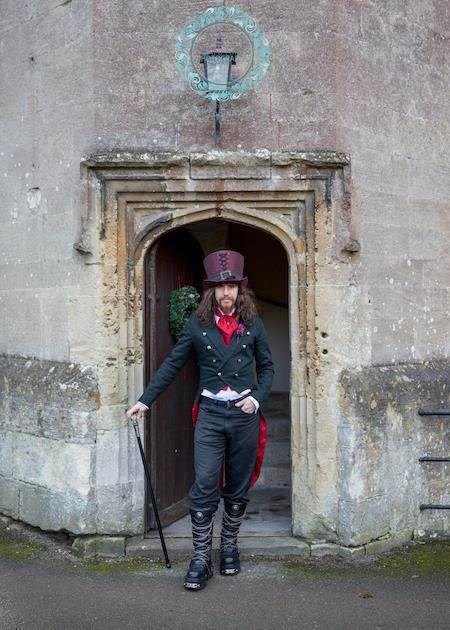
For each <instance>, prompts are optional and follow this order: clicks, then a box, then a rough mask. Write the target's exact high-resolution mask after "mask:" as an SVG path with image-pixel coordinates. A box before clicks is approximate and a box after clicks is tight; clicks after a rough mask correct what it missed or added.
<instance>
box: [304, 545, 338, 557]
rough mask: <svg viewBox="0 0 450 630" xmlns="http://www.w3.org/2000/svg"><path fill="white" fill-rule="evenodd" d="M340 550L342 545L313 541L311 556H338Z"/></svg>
mask: <svg viewBox="0 0 450 630" xmlns="http://www.w3.org/2000/svg"><path fill="white" fill-rule="evenodd" d="M339 552H340V546H339V545H335V544H333V543H312V544H311V556H314V557H317V558H321V557H323V556H337V555H339Z"/></svg>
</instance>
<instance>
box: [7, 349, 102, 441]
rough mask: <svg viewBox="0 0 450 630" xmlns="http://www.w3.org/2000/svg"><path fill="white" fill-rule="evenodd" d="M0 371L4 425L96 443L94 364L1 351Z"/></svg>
mask: <svg viewBox="0 0 450 630" xmlns="http://www.w3.org/2000/svg"><path fill="white" fill-rule="evenodd" d="M0 371H1V374H2V394H1V396H0V418H1V420H0V423H1V425H3V426H4V427H7V428H10V429H12V428H15V429H17V430H18V431H21V432H27V433H33V434H35V435H39V436H44V437H50V438H53V439H58V440H65V441H72V442H77V441H78V442H93V441H94V439H95V420H96V416H95V413H96V411H97V406H98V399H99V398H98V396H99V395H98V388H97V380H96V376H95V374H94V371H93V370H92V369H91V368H89V367H86V366H82V365H77V364H74V363H67V362H59V361H46V360H38V359H31V358H25V357H17V356H6V355H3V356H0Z"/></svg>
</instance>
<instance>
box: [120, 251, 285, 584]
mask: <svg viewBox="0 0 450 630" xmlns="http://www.w3.org/2000/svg"><path fill="white" fill-rule="evenodd" d="M203 264H204V267H205V271H206V274H207V279H206V280H205V281H204V287H203V288H204V292H203V296H202V300H201V302H200V304H199V306H198V308H197V310H196V312H195V314H194V315H192V316H191V318H190V319H189V321H188V322H187V324H186V326H185V328H184V330H183V332H182V334H181V336H180V338H179V340H178V342H177V343H176V345H175V346H174V347H173V349H172V352H171V353H170V355H169V356H168V357H167V358H166V359H165V361H164V362H163V363H162V365H161V367H160V368H159V370H158V371H157V372H156V374H155V375H154V377H153V378H152V380H151V381H150V383H149V385H148V387H147V388H146V390H145V392H144V393H143V395H142V396H141V397H140V399H139V402H138V403H136V405H134V406H133V407H132V408H131V409H130V410H129V411H128V412H127V416H128V417H129V418H131V416H132V415H134V414H136V415H138V416H139V417H140V418H143V417H144V413H145V411H146V410H147V409H148V408H149V407H150V406H151V405H152V403H153V402H154V400H155V399H156V398H157V396H159V394H161V393H162V392H163V391H164V390H165V389H166V387H167V386H168V385H169V384H170V383H171V382H172V380H173V379H174V378H175V376H176V374H177V372H178V371H179V370H180V369H181V367H182V366H183V365H184V364H185V363H186V361H187V359H188V357H189V354H190V351H191V349H192V348H194V349H195V351H196V353H197V359H198V365H199V368H200V386H199V390H198V391H199V397H198V400H197V401H196V404H195V405H194V409H195V418H194V420H196V425H195V437H194V459H195V481H194V484H193V485H192V487H191V489H190V491H189V497H190V499H191V502H192V505H191V510H190V515H191V520H192V535H193V545H194V556H193V558H192V560H191V562H190V565H189V569H188V572H187V574H186V577H185V582H184V586H185V587H186V588H187V589H193V590H198V589H201V588H203V587H204V586H205V585H206V582H207V580H208V579H209V578H210V577H211V576H212V573H213V572H212V564H211V548H212V533H213V518H214V513H215V512H216V510H217V506H218V504H219V501H220V497H221V496H222V497H223V499H224V516H223V522H222V532H221V542H220V572H221V573H222V574H223V575H234V574H236V573H238V572H239V570H240V561H239V550H238V547H237V536H238V533H239V528H240V525H241V523H242V520H243V518H244V513H245V508H246V506H247V503H248V491H249V489H250V487H251V486H252V485H253V484H254V483H255V481H256V479H257V478H258V474H259V469H260V467H261V463H262V456H263V452H264V444H265V420H264V418H263V417H262V416H261V414H260V413H259V408H260V405H261V403H262V402H263V401H264V400H265V398H266V397H267V396H268V394H269V391H270V388H271V385H272V380H273V373H274V369H273V362H272V356H271V353H270V349H269V345H268V343H267V337H266V333H265V330H264V326H263V323H262V321H261V319H260V318H259V316H258V314H257V309H256V304H255V301H254V295H253V292H252V291H250V289H248V288H247V281H248V279H247V277H244V276H243V270H244V257H243V256H242V255H241V254H239V253H238V252H234V251H231V250H220V251H216V252H213V253H212V254H209V256H207V257H206V258H205V260H204V261H203ZM255 366H256V379H255V371H254V367H255ZM255 381H256V382H255Z"/></svg>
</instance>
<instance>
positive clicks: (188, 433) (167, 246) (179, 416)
mask: <svg viewBox="0 0 450 630" xmlns="http://www.w3.org/2000/svg"><path fill="white" fill-rule="evenodd" d="M222 248H230V249H235V250H237V251H240V252H241V253H242V254H243V255H244V257H245V269H246V273H247V275H248V276H249V279H250V286H251V288H252V289H253V290H254V291H255V294H256V298H257V300H258V305H259V307H260V310H261V315H262V317H263V320H264V323H265V326H266V330H267V334H268V337H269V341H270V345H271V348H272V353H273V358H274V362H275V372H276V374H275V379H274V384H273V389H272V393H271V395H270V397H269V399H268V400H267V401H266V403H265V404H264V406H263V413H264V415H265V416H266V418H267V420H268V443H267V447H266V456H265V460H264V464H263V468H262V471H261V476H260V479H259V480H258V482H257V484H256V485H255V487H254V489H252V495H251V503H250V506H249V509H248V514H247V520H246V522H245V524H244V526H243V532H244V533H245V531H247V532H249V533H257V532H258V531H260V532H261V533H267V534H270V533H271V534H273V533H277V534H283V533H284V534H290V533H291V517H290V505H291V502H290V493H291V475H290V471H291V460H290V415H289V389H290V374H289V369H290V345H289V315H288V313H289V310H288V306H289V305H288V293H289V292H288V285H289V282H288V261H287V256H286V254H285V251H284V248H283V246H282V245H281V243H280V242H279V241H278V240H277V239H276V238H274V237H273V236H272V235H270V234H268V233H267V232H264V231H263V230H261V229H258V228H255V227H251V226H249V225H242V224H240V223H236V222H232V221H226V220H222V219H209V220H204V221H199V222H196V223H192V224H190V225H189V226H187V227H183V228H178V229H174V230H171V231H170V232H168V233H166V234H164V235H163V236H162V237H160V238H159V239H158V241H157V242H156V243H155V245H154V246H153V247H152V248H151V250H150V252H149V253H148V254H147V256H146V265H147V267H148V269H152V271H151V272H150V271H148V272H147V282H146V294H147V295H146V300H145V304H146V355H148V356H146V366H147V369H146V381H148V380H149V378H150V377H151V375H152V373H154V371H155V369H156V368H157V366H158V365H159V364H160V363H161V362H162V360H163V359H164V358H165V356H166V355H167V353H168V352H169V351H170V349H171V347H172V346H173V343H174V340H173V339H171V338H170V333H169V332H168V324H167V317H164V316H163V314H164V310H165V312H167V304H168V298H169V294H170V291H171V290H172V289H173V288H177V287H179V286H182V285H183V284H194V285H195V286H197V287H198V288H200V287H201V280H200V277H202V276H203V272H202V270H201V260H202V258H203V257H204V256H206V255H207V254H208V253H210V252H212V251H214V250H216V249H222ZM149 273H150V276H149V275H148V274H149ZM152 274H153V275H152ZM152 277H153V278H154V279H153V281H152V280H151V278H152ZM152 283H153V284H152ZM180 283H181V284H180ZM153 287H154V288H156V292H157V297H158V301H156V300H155V298H152V296H151V292H152V290H153V289H152V288H153ZM149 292H150V295H149ZM158 314H159V315H158ZM152 338H153V339H155V340H156V339H158V340H159V342H156V343H157V345H155V341H154V342H153V345H152V342H151V339H152ZM152 348H153V352H152ZM154 352H156V356H155V354H154ZM196 384H197V373H196V372H195V371H194V363H193V362H192V363H190V364H189V365H188V366H187V367H185V368H184V370H183V372H182V373H181V374H179V375H178V377H177V379H176V381H175V383H173V384H172V385H171V386H170V388H169V389H168V390H167V391H166V392H165V394H163V395H162V396H161V397H160V399H158V401H157V404H156V405H154V407H153V408H152V419H151V424H150V431H149V434H148V439H147V444H148V451H147V453H148V456H149V458H150V460H151V461H152V469H153V475H154V479H155V490H156V494H157V499H158V503H159V505H160V509H161V512H162V520H163V524H166V525H167V524H170V523H173V525H171V526H170V527H168V528H167V530H166V531H167V532H168V533H170V532H173V533H177V534H179V533H181V532H183V531H188V523H187V522H186V521H185V520H184V519H183V520H180V518H181V516H182V515H183V513H187V509H188V501H187V498H186V494H187V491H188V489H189V486H190V482H191V479H192V470H191V471H190V472H189V465H190V462H191V461H192V455H191V453H192V450H191V449H192V428H191V423H190V420H189V408H190V403H191V402H192V399H193V397H194V394H195V386H196ZM180 386H181V388H182V389H181V393H180V390H179V388H180ZM175 391H176V392H177V394H176V396H175V395H174V393H175ZM190 394H192V395H191V398H190V399H189V395H190ZM180 397H181V400H178V401H177V398H178V399H180ZM175 409H176V411H175ZM174 414H175V415H174ZM163 415H164V417H165V418H166V419H167V418H170V419H171V422H172V421H173V422H174V427H175V425H176V428H173V429H171V428H168V427H167V426H166V425H167V420H166V421H164V418H163V417H162V416H163ZM187 427H189V428H187ZM159 445H162V447H161V446H159ZM180 453H182V454H183V455H182V456H181V455H180ZM189 458H191V459H189ZM177 466H181V467H182V468H181V470H182V471H183V472H182V474H177V472H176V470H175V469H174V467H177ZM169 468H171V469H170V470H169ZM174 478H176V479H177V483H176V491H175V492H174V491H173V488H174V482H173V480H174ZM183 484H184V485H183ZM167 486H170V487H171V488H172V490H170V489H168V488H167ZM183 488H184V490H183ZM183 493H184V494H183ZM171 501H172V503H170V502H171ZM175 521H177V522H175ZM149 525H150V526H152V521H151V520H150V521H149Z"/></svg>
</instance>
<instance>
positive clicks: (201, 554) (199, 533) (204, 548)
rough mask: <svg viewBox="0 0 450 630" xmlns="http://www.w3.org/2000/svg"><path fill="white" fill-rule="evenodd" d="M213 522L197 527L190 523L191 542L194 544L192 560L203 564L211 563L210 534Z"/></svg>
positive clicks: (196, 524) (195, 524) (197, 525)
mask: <svg viewBox="0 0 450 630" xmlns="http://www.w3.org/2000/svg"><path fill="white" fill-rule="evenodd" d="M213 527H214V522H213V521H212V520H211V522H209V523H206V524H205V525H199V524H198V523H192V540H193V543H194V556H193V558H192V560H200V561H202V562H204V563H205V564H208V563H209V562H210V561H211V547H212V534H213Z"/></svg>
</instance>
